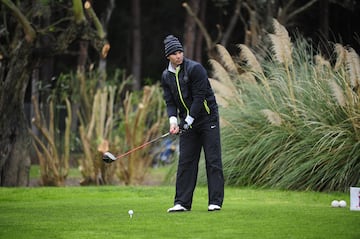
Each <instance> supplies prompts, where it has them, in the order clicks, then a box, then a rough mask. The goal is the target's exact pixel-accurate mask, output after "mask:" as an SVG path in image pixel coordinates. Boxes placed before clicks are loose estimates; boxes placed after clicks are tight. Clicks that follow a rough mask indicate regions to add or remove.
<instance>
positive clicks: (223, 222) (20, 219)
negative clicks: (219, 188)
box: [0, 186, 360, 239]
mask: <svg viewBox="0 0 360 239" xmlns="http://www.w3.org/2000/svg"><path fill="white" fill-rule="evenodd" d="M173 192H174V188H173V187H164V186H162V187H122V186H106V187H64V188H48V187H38V188H0V238H4V239H5V238H6V239H7V238H16V239H20V238H26V239H30V238H37V239H43V238H51V239H53V238H76V239H78V238H84V239H90V238H102V239H104V238H106V239H108V238H259V239H260V238H261V239H271V238H274V239H275V238H276V239H280V238H284V239H285V238H286V239H289V238H314V239H315V238H316V239H321V238H324V239H325V238H326V239H331V238H334V239H342V238H344V239H357V238H360V212H354V211H350V210H349V207H347V208H331V207H330V203H331V201H332V200H333V199H344V200H346V201H347V202H348V204H349V195H348V194H343V193H332V194H327V193H313V192H288V191H276V190H258V189H241V188H226V191H225V203H224V206H223V210H222V211H219V212H208V211H207V189H206V188H205V187H198V188H197V190H196V192H195V196H194V203H193V209H192V211H191V212H185V213H173V214H169V213H166V210H167V208H168V207H170V206H171V205H172V200H173ZM129 209H132V210H134V215H133V218H132V219H130V217H129V215H128V210H129Z"/></svg>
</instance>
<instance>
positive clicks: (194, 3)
mask: <svg viewBox="0 0 360 239" xmlns="http://www.w3.org/2000/svg"><path fill="white" fill-rule="evenodd" d="M200 3H201V0H191V1H189V6H190V8H191V9H192V10H193V11H194V14H195V15H198V12H199V8H200ZM196 28H197V27H196V22H195V19H194V18H193V17H192V16H190V15H189V14H187V15H186V19H185V28H184V29H185V32H184V52H185V55H186V57H188V58H190V59H194V57H195V49H196V48H195V44H196V38H197V35H198V34H197V30H196Z"/></svg>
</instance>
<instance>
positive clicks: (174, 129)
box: [169, 124, 180, 134]
mask: <svg viewBox="0 0 360 239" xmlns="http://www.w3.org/2000/svg"><path fill="white" fill-rule="evenodd" d="M179 131H180V129H179V126H178V125H177V124H170V129H169V132H170V134H178V133H179Z"/></svg>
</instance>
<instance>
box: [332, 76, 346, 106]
mask: <svg viewBox="0 0 360 239" xmlns="http://www.w3.org/2000/svg"><path fill="white" fill-rule="evenodd" d="M329 84H330V88H331V91H332V93H333V96H334V98H335V99H336V102H337V103H338V104H339V105H340V106H341V107H345V105H346V100H345V95H344V92H343V90H342V89H341V87H340V86H339V85H338V84H337V83H336V82H335V81H330V82H329Z"/></svg>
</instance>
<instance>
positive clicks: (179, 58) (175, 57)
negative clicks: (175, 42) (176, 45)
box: [167, 51, 184, 66]
mask: <svg viewBox="0 0 360 239" xmlns="http://www.w3.org/2000/svg"><path fill="white" fill-rule="evenodd" d="M167 59H168V60H169V61H170V63H171V64H172V65H173V66H178V65H180V64H182V62H183V60H184V53H183V52H182V51H176V52H174V53H172V54H170V55H169V56H168V57H167Z"/></svg>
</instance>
